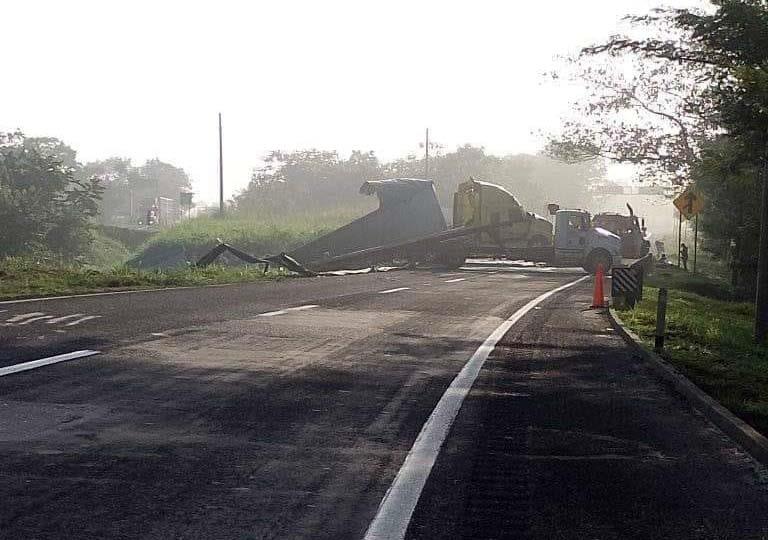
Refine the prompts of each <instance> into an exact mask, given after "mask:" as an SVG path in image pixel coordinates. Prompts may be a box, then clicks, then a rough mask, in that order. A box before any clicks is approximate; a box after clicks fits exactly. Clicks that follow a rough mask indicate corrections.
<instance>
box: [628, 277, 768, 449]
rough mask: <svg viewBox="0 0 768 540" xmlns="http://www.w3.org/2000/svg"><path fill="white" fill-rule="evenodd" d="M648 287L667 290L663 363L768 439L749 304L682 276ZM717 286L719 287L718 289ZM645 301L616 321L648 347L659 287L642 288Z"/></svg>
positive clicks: (763, 371) (766, 368) (766, 360)
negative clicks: (664, 360)
mask: <svg viewBox="0 0 768 540" xmlns="http://www.w3.org/2000/svg"><path fill="white" fill-rule="evenodd" d="M665 273H666V271H665ZM649 282H651V283H652V284H653V285H657V286H658V285H659V284H663V285H665V286H668V287H670V289H669V301H668V307H667V331H666V343H665V352H664V354H663V356H664V358H665V359H666V360H667V361H669V362H670V363H671V364H672V365H674V366H675V367H676V368H678V369H679V370H680V371H681V372H682V373H684V374H685V375H686V376H687V377H688V378H689V379H691V381H693V382H694V383H695V384H696V385H697V386H699V387H700V388H702V389H703V390H704V391H705V392H707V393H708V394H709V395H711V396H712V397H713V398H715V399H717V400H718V401H719V402H720V403H722V404H723V405H724V406H725V407H726V408H728V409H729V410H731V412H733V413H734V414H736V415H737V416H739V417H740V418H742V419H743V420H744V421H746V422H748V423H749V424H751V425H752V426H753V427H755V428H756V429H758V430H759V431H760V432H762V433H763V434H765V435H768V349H767V348H765V347H762V346H758V345H755V344H754V343H753V341H752V324H753V320H752V317H753V313H754V308H753V306H752V304H751V303H745V302H731V301H727V300H723V298H727V297H728V294H729V290H728V288H727V285H725V284H724V283H723V282H719V281H718V280H708V279H707V278H699V277H697V278H693V277H691V276H688V277H687V278H686V276H685V275H682V272H676V271H675V272H673V273H671V274H669V275H664V274H661V275H657V276H654V277H653V278H651V279H649ZM718 284H720V286H722V287H723V288H721V289H718V288H717V286H718ZM692 290H694V291H697V292H699V294H697V293H696V292H691V291H692ZM644 296H645V299H644V300H643V301H642V302H640V303H639V304H638V305H637V306H636V307H635V309H632V310H625V311H622V312H621V317H622V320H623V321H624V323H625V324H626V325H627V326H628V327H629V328H631V329H632V330H633V331H634V332H635V333H637V334H638V336H640V338H641V339H642V340H643V342H644V343H645V344H646V345H648V346H649V347H652V346H653V341H654V333H655V329H656V306H657V298H658V288H656V287H654V286H648V287H646V288H645V293H644Z"/></svg>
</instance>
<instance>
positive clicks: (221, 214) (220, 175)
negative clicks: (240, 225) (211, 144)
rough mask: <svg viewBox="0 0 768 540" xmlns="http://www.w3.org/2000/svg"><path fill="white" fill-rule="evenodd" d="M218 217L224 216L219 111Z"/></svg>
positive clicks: (222, 152) (222, 147)
mask: <svg viewBox="0 0 768 540" xmlns="http://www.w3.org/2000/svg"><path fill="white" fill-rule="evenodd" d="M219 217H224V146H223V145H222V141H221V113H219Z"/></svg>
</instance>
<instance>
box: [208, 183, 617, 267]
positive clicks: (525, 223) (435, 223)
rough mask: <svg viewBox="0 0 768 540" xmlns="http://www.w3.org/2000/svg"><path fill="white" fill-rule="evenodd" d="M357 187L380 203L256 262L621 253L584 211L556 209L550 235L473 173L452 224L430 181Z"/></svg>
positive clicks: (604, 260)
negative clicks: (368, 210)
mask: <svg viewBox="0 0 768 540" xmlns="http://www.w3.org/2000/svg"><path fill="white" fill-rule="evenodd" d="M360 192H361V193H363V194H366V195H374V194H375V195H376V196H377V197H378V198H379V208H378V209H377V210H375V211H373V212H371V213H370V214H367V215H365V216H363V217H361V218H359V219H356V220H355V221H353V222H351V223H349V224H347V225H345V226H343V227H341V228H340V229H337V230H335V231H333V232H330V233H328V234H326V235H324V236H321V237H320V238H317V239H316V240H314V241H312V242H309V243H308V244H305V245H303V246H301V247H299V248H297V249H295V250H293V251H292V252H290V253H287V254H281V255H280V256H279V257H281V258H282V259H280V258H275V257H262V258H260V259H259V258H252V259H253V261H258V262H261V263H263V264H265V266H266V265H267V264H268V263H271V264H277V265H280V266H284V267H286V268H287V267H288V266H286V264H283V263H281V262H280V261H281V260H282V261H284V262H285V261H287V263H288V264H290V265H292V266H293V267H294V271H297V272H299V273H304V274H305V275H310V274H312V273H316V272H326V271H333V270H351V269H356V268H365V267H370V266H375V265H381V264H386V263H388V262H394V263H408V264H410V265H417V264H421V263H427V264H437V265H441V266H446V267H449V268H458V267H459V266H461V265H462V264H463V263H464V261H465V260H466V259H467V257H469V256H472V255H488V254H490V255H493V256H500V257H501V256H505V257H508V258H510V257H514V258H519V259H525V260H529V261H534V262H545V263H548V264H553V265H556V266H563V265H580V266H583V267H584V268H585V269H587V270H589V271H594V270H595V269H596V268H597V266H599V265H602V266H603V268H605V269H608V268H610V267H611V266H612V265H613V264H614V263H615V262H617V261H619V260H620V258H621V257H620V249H619V248H620V239H619V238H618V237H617V236H615V235H613V234H611V233H610V232H608V231H603V230H601V229H595V228H593V227H591V226H590V225H589V222H590V217H589V215H588V214H587V213H586V212H584V211H581V210H560V211H558V212H557V217H556V227H555V233H554V235H553V234H552V225H551V224H550V223H549V222H548V221H546V220H544V219H543V218H541V217H540V216H536V215H534V214H530V213H529V212H525V211H524V210H523V209H522V207H521V206H520V204H519V203H518V202H517V201H516V200H515V199H514V197H513V196H512V195H511V194H510V193H509V192H508V191H506V190H505V189H503V188H501V187H500V186H496V185H495V184H489V183H485V182H476V181H474V180H472V179H470V181H469V182H467V183H465V184H462V185H460V188H459V192H458V194H457V197H456V198H455V200H454V226H453V228H449V227H448V225H447V223H446V221H445V217H444V216H443V213H442V210H441V209H440V205H439V203H438V201H437V196H436V194H435V189H434V186H433V184H432V181H430V180H418V179H414V178H396V179H392V180H374V181H369V182H365V183H364V184H363V185H362V187H361V188H360ZM218 249H220V250H226V251H229V252H231V253H234V254H235V255H237V256H239V255H238V253H237V250H236V249H235V250H233V249H232V248H231V246H227V245H223V244H222V246H220V247H219V248H218ZM214 251H215V250H214ZM217 256H218V253H214V252H211V254H210V256H206V257H204V258H203V259H201V260H200V261H199V262H198V264H199V265H203V266H204V265H206V264H209V263H210V262H212V261H213V260H214V259H215V258H216V257H217ZM239 257H240V256H239ZM240 258H241V259H243V260H247V259H245V258H243V257H240ZM297 269H298V270H297Z"/></svg>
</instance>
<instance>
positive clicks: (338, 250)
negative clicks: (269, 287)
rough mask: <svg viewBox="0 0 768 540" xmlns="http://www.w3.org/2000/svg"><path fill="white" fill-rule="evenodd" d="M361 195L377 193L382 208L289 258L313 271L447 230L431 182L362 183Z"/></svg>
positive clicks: (401, 180) (397, 179) (313, 242)
mask: <svg viewBox="0 0 768 540" xmlns="http://www.w3.org/2000/svg"><path fill="white" fill-rule="evenodd" d="M360 193H362V194H364V195H374V194H375V195H376V196H377V197H378V199H379V208H378V209H376V210H374V211H373V212H371V213H369V214H366V215H365V216H363V217H361V218H359V219H356V220H355V221H353V222H351V223H349V224H347V225H344V226H343V227H341V228H339V229H336V230H335V231H332V232H330V233H328V234H326V235H323V236H321V237H320V238H317V239H316V240H313V241H312V242H309V243H308V244H305V245H303V246H301V247H299V248H297V249H295V250H293V251H291V252H289V253H288V255H290V256H291V257H292V258H294V259H296V260H297V261H299V262H301V263H302V264H304V265H306V266H307V267H310V268H314V267H315V265H316V263H322V262H324V261H327V260H328V259H330V258H334V257H338V256H341V255H345V254H348V253H353V252H359V251H362V250H365V249H370V248H376V247H382V246H392V245H394V244H398V243H403V242H409V241H411V240H413V239H418V238H421V237H425V236H428V235H432V234H436V233H440V232H442V231H445V230H446V229H447V228H448V225H447V224H446V222H445V217H444V216H443V212H442V210H440V204H439V203H438V202H437V196H436V194H435V188H434V186H433V184H432V181H431V180H419V179H415V178H395V179H392V180H371V181H368V182H364V183H363V185H362V186H361V187H360Z"/></svg>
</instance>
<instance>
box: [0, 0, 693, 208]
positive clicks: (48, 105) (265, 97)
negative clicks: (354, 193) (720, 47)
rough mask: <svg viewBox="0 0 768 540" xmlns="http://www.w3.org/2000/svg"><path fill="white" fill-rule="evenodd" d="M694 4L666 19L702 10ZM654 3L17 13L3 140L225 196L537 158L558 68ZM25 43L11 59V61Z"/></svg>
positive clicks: (316, 4)
mask: <svg viewBox="0 0 768 540" xmlns="http://www.w3.org/2000/svg"><path fill="white" fill-rule="evenodd" d="M696 4H698V2H696V1H695V0H689V1H683V0H676V1H668V2H666V5H675V6H678V5H696ZM657 5H659V0H580V1H573V0H557V1H555V0H549V1H547V0H539V1H521V0H506V1H475V2H467V1H462V2H452V1H446V0H442V1H414V0H410V1H400V0H387V1H381V0H380V1H378V2H373V1H364V0H356V1H338V0H296V1H286V0H282V1H279V2H278V1H250V2H245V1H237V2H236V1H225V0H218V1H207V2H198V1H191V0H186V1H176V0H151V1H144V0H131V1H122V2H117V1H111V0H100V1H95V0H94V1H80V0H67V1H66V2H63V1H61V0H46V1H35V0H24V1H12V0H5V1H4V2H3V7H2V18H3V41H4V43H5V44H6V52H5V54H4V55H3V67H2V73H3V75H4V81H3V85H2V96H1V97H0V130H12V129H16V128H20V129H21V130H22V131H24V132H25V133H26V134H28V135H30V136H43V135H49V136H55V137H59V138H61V139H63V140H64V141H65V142H67V143H68V144H70V145H71V146H73V147H74V148H75V149H76V150H78V152H79V154H78V155H79V159H80V160H81V161H90V160H95V159H101V158H105V157H108V156H112V155H119V156H126V157H131V158H133V159H134V160H135V161H136V162H140V161H143V160H144V159H146V158H150V157H159V158H160V159H162V160H165V161H169V162H171V163H173V164H175V165H177V166H180V167H183V168H184V169H186V170H187V172H189V174H190V175H191V177H192V179H193V181H194V185H195V190H196V192H197V193H198V198H199V199H207V200H214V199H216V197H217V196H216V193H217V191H216V190H217V187H216V185H217V184H216V182H217V160H218V154H217V151H218V150H217V131H216V129H217V128H216V122H217V119H216V114H217V112H219V111H221V112H222V113H223V115H224V137H225V139H224V140H225V149H224V151H225V166H224V170H225V181H226V189H225V192H226V194H227V196H230V195H232V194H233V193H235V192H236V191H237V190H239V189H242V188H243V187H244V186H245V185H246V184H247V182H248V179H249V172H250V169H251V168H252V167H253V166H254V165H258V163H259V161H260V158H261V157H262V156H264V155H265V154H266V153H267V152H268V151H269V150H271V149H284V150H291V149H296V148H306V147H317V148H324V149H337V150H339V151H340V152H341V153H342V154H345V153H348V152H349V151H350V150H352V149H361V150H369V149H372V150H375V151H376V152H377V154H378V155H379V156H381V157H382V158H391V157H396V156H398V155H401V154H405V153H407V152H409V151H415V150H416V149H417V148H418V143H419V141H420V140H421V139H422V138H423V133H424V128H425V127H426V126H429V128H430V131H431V134H432V136H433V138H434V139H435V140H436V141H438V142H440V143H442V144H444V145H446V147H447V148H448V149H451V148H453V147H455V146H456V145H459V144H463V143H472V144H476V145H483V146H485V147H486V148H487V149H488V150H489V151H491V152H494V153H500V154H507V153H517V152H535V151H537V150H538V149H539V148H540V147H541V140H540V139H539V138H538V137H537V136H536V135H534V134H532V133H533V132H537V131H538V130H541V129H550V128H553V127H556V126H557V121H558V119H559V118H560V117H561V116H562V115H563V114H564V113H565V112H566V111H567V106H568V101H569V99H570V98H571V97H572V96H573V91H574V90H573V89H572V88H571V89H568V88H563V87H557V86H553V85H551V84H544V78H543V77H542V76H541V74H542V73H543V72H545V71H547V70H548V69H551V68H552V67H553V59H554V57H555V56H557V55H560V54H567V53H569V52H573V51H575V50H577V49H578V48H579V47H580V46H582V45H585V44H588V43H590V42H593V41H596V40H599V39H600V38H603V37H605V36H607V35H610V34H612V33H616V32H617V29H618V28H619V27H618V24H619V19H620V18H621V16H622V15H625V14H627V13H642V12H645V11H647V10H648V9H649V8H651V7H655V6H657ZM11 45H12V46H11Z"/></svg>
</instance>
